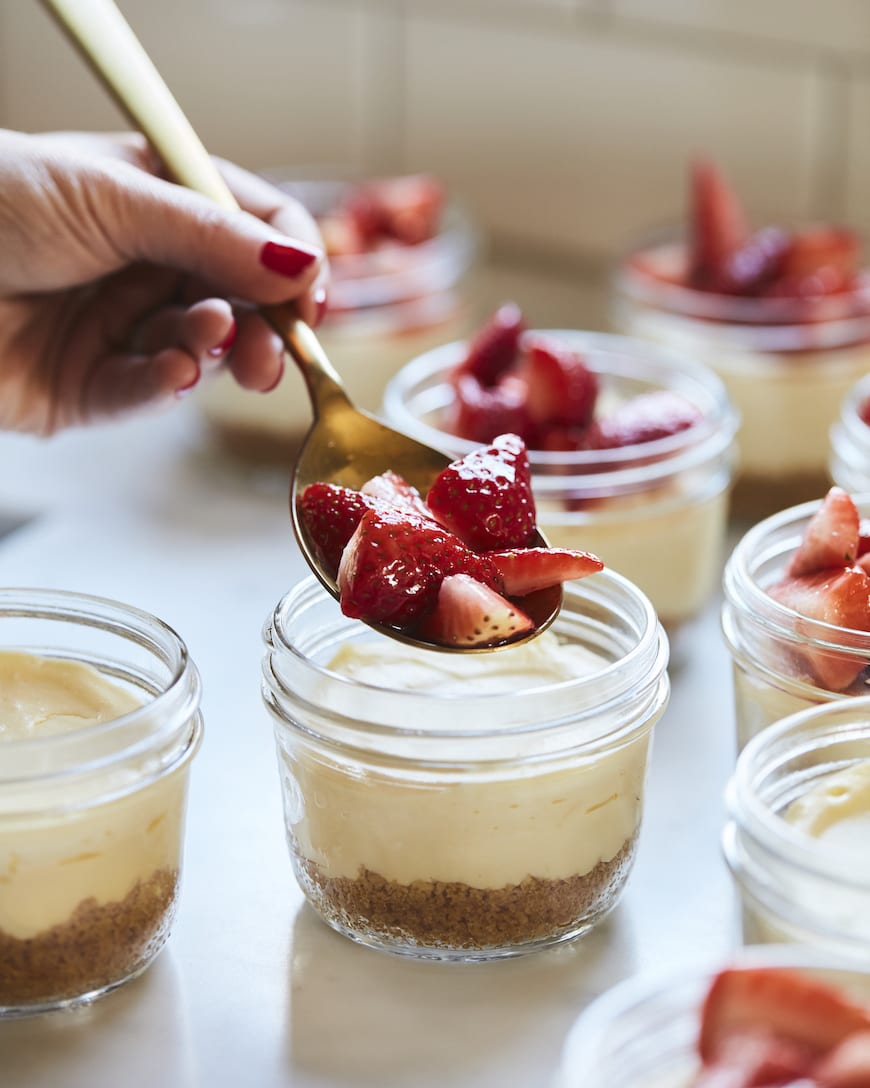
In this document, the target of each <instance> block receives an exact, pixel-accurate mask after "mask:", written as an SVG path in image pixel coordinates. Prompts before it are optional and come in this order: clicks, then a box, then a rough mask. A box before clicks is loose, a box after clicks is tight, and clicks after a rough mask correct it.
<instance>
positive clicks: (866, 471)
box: [829, 374, 870, 492]
mask: <svg viewBox="0 0 870 1088" xmlns="http://www.w3.org/2000/svg"><path fill="white" fill-rule="evenodd" d="M865 404H868V405H870V374H865V375H864V377H863V378H862V379H861V380H860V381H859V382H856V383H855V385H853V386H852V388H851V389H850V390H849V392H848V393H847V394H846V396H845V397H844V398H843V402H842V404H841V405H840V416H839V418H838V419H837V421H836V423H835V424H834V425H833V427H831V450H830V463H829V470H830V476H831V479H832V480H833V482H834V483H835V484H839V486H840V487H842V488H844V489H845V490H846V491H849V492H857V491H868V492H870V422H867V420H865V418H864V412H863V408H864V405H865ZM867 419H870V416H867Z"/></svg>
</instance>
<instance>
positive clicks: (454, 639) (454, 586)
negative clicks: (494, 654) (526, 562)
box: [419, 574, 535, 647]
mask: <svg viewBox="0 0 870 1088" xmlns="http://www.w3.org/2000/svg"><path fill="white" fill-rule="evenodd" d="M534 626H535V624H534V622H533V621H532V620H531V619H530V618H529V617H528V616H527V615H526V614H525V612H523V611H522V609H520V608H518V607H517V606H516V605H515V604H512V603H511V602H510V601H508V600H506V599H505V598H504V597H502V596H501V595H500V594H499V593H496V592H495V590H493V589H490V588H489V587H488V586H486V585H484V584H483V583H482V582H479V581H477V580H476V579H474V578H473V577H469V576H468V575H467V574H452V575H448V576H447V577H446V578H445V579H444V580H443V582H442V583H441V586H440V589H439V591H438V603H437V605H436V607H435V610H434V611H433V612H432V613H430V614H429V615H428V616H426V617H425V618H424V619H423V620H422V621H421V623H420V625H419V632H420V634H422V635H423V636H424V637H425V638H427V639H430V640H431V641H433V642H440V643H442V644H443V645H445V646H466V647H468V646H494V645H497V644H499V643H502V642H509V641H510V640H511V639H514V638H517V637H518V636H520V635H524V634H526V632H528V631H531V630H533V629H534Z"/></svg>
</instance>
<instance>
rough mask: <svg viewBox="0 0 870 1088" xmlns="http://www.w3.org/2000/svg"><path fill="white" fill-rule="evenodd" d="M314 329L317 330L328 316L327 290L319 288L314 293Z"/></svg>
mask: <svg viewBox="0 0 870 1088" xmlns="http://www.w3.org/2000/svg"><path fill="white" fill-rule="evenodd" d="M314 305H315V307H316V310H315V311H314V328H315V329H316V328H317V326H318V325H319V324H320V322H321V321H322V320H323V318H324V315H325V314H326V289H325V288H323V287H318V288H317V290H316V291H315V292H314Z"/></svg>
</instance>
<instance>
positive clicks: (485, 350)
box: [458, 302, 526, 386]
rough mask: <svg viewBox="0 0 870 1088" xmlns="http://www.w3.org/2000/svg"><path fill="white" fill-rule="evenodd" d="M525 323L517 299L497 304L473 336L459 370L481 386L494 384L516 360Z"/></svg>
mask: <svg viewBox="0 0 870 1088" xmlns="http://www.w3.org/2000/svg"><path fill="white" fill-rule="evenodd" d="M525 327H526V323H525V319H524V318H523V314H522V311H521V310H520V308H519V306H517V305H516V303H513V302H506V303H505V304H504V305H503V306H500V307H499V308H498V309H497V310H496V312H495V313H494V314H493V315H492V317H490V318H489V320H488V321H487V322H486V323H485V324H484V325H483V326H482V327H481V329H480V330H479V331H478V332H477V334H476V335H475V336H474V337H473V338H472V340H471V343H470V344H469V345H468V351H467V353H466V356H465V358H464V359H463V361H462V362H461V363H460V364H459V369H458V373H461V374H471V375H473V376H474V377H475V378H477V380H478V381H479V382H480V384H481V385H483V386H488V385H495V383H496V382H497V381H498V380H499V378H500V377H501V376H502V375H503V374H505V373H506V372H507V371H508V370H510V368H511V367H512V366H513V365H514V363H515V362H516V360H517V355H518V353H519V350H520V337H521V335H522V333H523V331H524V330H525Z"/></svg>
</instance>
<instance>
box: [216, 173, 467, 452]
mask: <svg viewBox="0 0 870 1088" xmlns="http://www.w3.org/2000/svg"><path fill="white" fill-rule="evenodd" d="M270 176H271V179H272V180H273V181H275V182H276V184H278V185H279V187H280V188H283V189H285V190H286V191H287V192H290V193H291V194H292V195H294V196H296V197H297V198H298V199H300V200H301V201H302V203H303V204H305V205H306V206H307V207H308V208H309V209H311V210H312V211H313V212H314V213H315V214H317V213H318V211H319V210H320V208H321V207H324V208H325V207H330V206H332V205H333V204H334V203H335V200H336V198H337V194H338V193H339V192H340V191H341V190H342V188H343V187H345V186H346V185H347V184H348V183H347V182H342V181H307V182H306V181H300V180H293V181H291V180H287V178H286V176H284V177H282V176H281V175H275V174H273V175H270ZM478 250H479V240H478V235H477V231H476V229H475V228H474V226H473V225H472V222H471V220H470V219H469V217H468V215H467V214H466V212H465V211H464V209H463V208H462V207H461V206H459V205H458V204H456V203H450V204H448V205H447V207H446V209H445V212H444V217H443V220H442V225H441V229H440V231H439V233H438V234H437V235H436V236H435V237H434V238H432V239H430V240H429V241H425V242H420V243H418V244H416V245H406V246H398V245H397V246H394V247H391V248H390V249H389V250H383V251H380V250H376V251H373V252H370V253H359V254H347V255H341V256H335V257H332V258H330V285H329V289H328V306H327V311H326V314H325V316H324V318H323V321H322V323H321V324H320V326H319V327H318V329H317V337H318V339H319V340H320V342H321V344H322V345H323V348H324V351H325V352H326V354H327V356H328V358H329V359H330V361H331V362H332V364H333V366H334V367H335V368H336V370H337V371H338V372H339V374H340V375H341V378H342V381H343V383H344V384H345V386H346V388H347V391H348V393H349V394H350V397H351V400H352V401H353V402H354V404H356V405H357V407H359V408H364V409H367V410H369V411H373V412H376V411H377V410H378V409H379V407H380V403H381V398H382V397H383V392H384V386H385V385H386V383H387V381H388V380H389V379H390V378H391V377H392V376H393V375H394V374H395V373H396V371H397V370H398V369H399V368H400V367H401V366H402V365H403V364H404V363H406V362H407V361H408V360H409V359H412V358H413V357H414V356H415V355H418V354H420V353H421V352H423V351H426V350H428V349H429V348H431V347H434V346H435V345H436V344H442V343H444V341H445V340H451V339H453V338H454V337H457V336H463V335H465V334H466V333H467V332H468V331H469V330H470V328H471V326H472V325H473V323H474V320H475V314H474V307H473V293H472V291H473V288H472V282H471V281H472V275H473V272H474V269H475V266H476V261H477V256H478ZM196 396H197V403H198V406H199V408H200V410H201V413H202V416H203V418H204V421H205V424H206V433H207V435H208V437H209V438H210V439H212V440H213V443H214V445H215V446H216V447H217V448H218V449H219V450H220V451H222V452H225V453H228V454H230V455H231V456H233V457H237V458H238V459H239V460H240V461H242V462H246V463H249V464H253V465H257V464H260V465H265V466H268V465H276V466H278V467H280V468H281V469H284V470H286V467H287V465H288V464H289V463H290V459H291V458H292V456H293V455H294V454H295V452H296V451H297V450H298V448H299V445H300V444H301V442H302V439H303V438H304V437H305V434H306V432H307V431H308V428H309V427H310V425H311V418H312V417H311V404H310V401H309V399H308V392H307V390H306V387H305V382H304V381H303V379H302V375H301V374H300V373H299V371H298V369H297V368H296V367H295V366H294V365H293V364H292V363H290V362H288V364H287V368H286V373H285V374H284V377H283V378H282V379H281V382H280V384H279V385H278V386H277V387H276V388H275V389H274V390H272V391H271V392H270V393H269V394H268V395H267V396H264V395H263V394H261V393H255V392H251V391H249V390H244V389H242V388H241V387H240V386H239V385H238V384H237V383H236V382H235V381H234V380H233V378H232V377H231V376H230V375H229V374H228V373H221V374H219V375H216V376H215V378H214V379H213V380H210V381H207V382H204V383H203V385H202V387H201V389H199V390H198V391H197V394H196Z"/></svg>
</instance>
